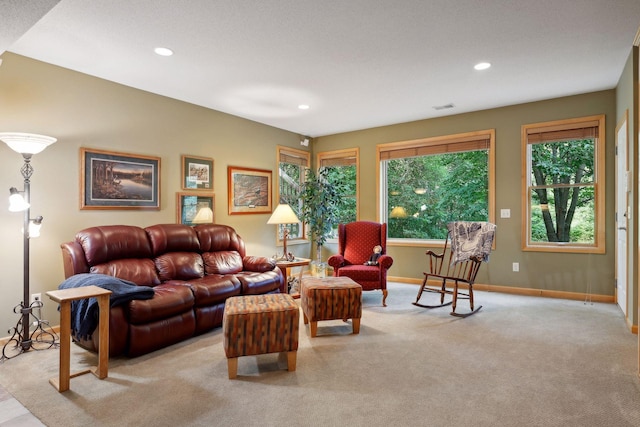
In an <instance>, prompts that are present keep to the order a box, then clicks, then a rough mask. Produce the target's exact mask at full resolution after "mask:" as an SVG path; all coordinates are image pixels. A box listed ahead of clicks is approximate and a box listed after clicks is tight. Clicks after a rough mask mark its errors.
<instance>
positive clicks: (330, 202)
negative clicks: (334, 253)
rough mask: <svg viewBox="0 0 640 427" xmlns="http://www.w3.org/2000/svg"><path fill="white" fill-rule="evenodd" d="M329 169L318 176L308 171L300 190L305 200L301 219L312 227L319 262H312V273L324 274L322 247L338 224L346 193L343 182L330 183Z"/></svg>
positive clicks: (301, 196)
mask: <svg viewBox="0 0 640 427" xmlns="http://www.w3.org/2000/svg"><path fill="white" fill-rule="evenodd" d="M328 175H329V170H328V169H327V168H324V167H322V168H320V169H319V170H318V173H315V172H314V171H313V170H312V169H307V171H306V175H305V181H304V183H303V184H302V188H301V191H300V199H301V200H302V209H301V212H300V217H301V219H302V220H303V221H304V222H305V223H307V225H308V227H309V228H308V234H309V238H310V239H312V240H313V241H314V242H315V244H316V258H317V261H314V262H312V263H311V264H312V265H311V271H312V273H313V272H314V271H316V272H318V274H319V275H323V273H324V272H325V270H326V265H325V264H324V263H323V262H322V246H323V245H324V243H325V242H326V241H327V238H328V236H329V233H331V229H332V227H333V225H334V224H336V223H337V221H338V207H339V204H340V197H341V194H342V191H341V189H342V187H341V185H340V184H339V183H337V184H334V183H331V182H329V179H328Z"/></svg>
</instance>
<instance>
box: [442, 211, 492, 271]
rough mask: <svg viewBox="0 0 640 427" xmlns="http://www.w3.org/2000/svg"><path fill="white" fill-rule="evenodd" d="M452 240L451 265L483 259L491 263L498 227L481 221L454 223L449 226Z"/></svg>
mask: <svg viewBox="0 0 640 427" xmlns="http://www.w3.org/2000/svg"><path fill="white" fill-rule="evenodd" d="M447 229H448V230H449V239H450V240H451V253H452V256H451V264H452V265H453V264H457V263H460V262H464V261H468V260H469V259H471V258H477V257H481V258H482V260H483V261H484V262H487V261H489V255H490V254H491V245H492V244H493V238H494V236H495V231H496V225H495V224H492V223H490V222H481V221H454V222H450V223H449V224H447Z"/></svg>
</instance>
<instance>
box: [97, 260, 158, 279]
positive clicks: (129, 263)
mask: <svg viewBox="0 0 640 427" xmlns="http://www.w3.org/2000/svg"><path fill="white" fill-rule="evenodd" d="M90 272H91V273H98V274H108V275H110V276H115V277H118V278H120V279H124V280H129V281H130V282H133V283H135V284H137V285H140V286H156V285H159V284H160V279H159V278H158V275H157V274H156V266H155V265H154V264H153V261H152V260H151V259H148V258H147V259H140V258H138V259H133V258H129V259H118V260H114V261H109V262H105V263H103V264H98V265H94V266H92V267H91V269H90Z"/></svg>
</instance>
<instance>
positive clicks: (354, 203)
mask: <svg viewBox="0 0 640 427" xmlns="http://www.w3.org/2000/svg"><path fill="white" fill-rule="evenodd" d="M359 158H360V149H359V148H348V149H344V150H335V151H325V152H321V153H318V155H317V163H318V168H326V169H327V170H328V179H329V182H340V183H341V184H342V186H343V188H345V193H344V194H343V195H342V198H341V201H340V205H339V206H338V218H339V223H344V224H346V223H348V222H353V221H356V220H357V219H358V190H359V183H358V177H359V175H360V173H359V172H360V161H359ZM337 230H338V224H335V225H334V227H333V231H332V233H331V235H330V237H329V238H331V239H335V238H337Z"/></svg>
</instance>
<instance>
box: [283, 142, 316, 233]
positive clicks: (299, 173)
mask: <svg viewBox="0 0 640 427" xmlns="http://www.w3.org/2000/svg"><path fill="white" fill-rule="evenodd" d="M277 156H278V177H277V189H278V195H277V196H278V203H287V204H288V205H289V206H291V208H292V209H293V211H294V212H295V213H296V215H298V217H300V210H301V207H302V201H301V199H300V197H299V195H300V187H301V186H302V183H303V182H304V177H305V171H306V170H307V169H308V168H309V167H310V165H311V161H310V159H311V155H310V154H309V152H308V151H303V150H297V149H295V148H289V147H283V146H278V147H277ZM287 227H288V228H289V237H288V239H287V242H289V241H291V243H294V242H295V240H304V239H306V232H305V225H304V223H302V222H300V223H298V224H290V225H287ZM283 231H284V225H279V226H278V242H280V241H282V236H283Z"/></svg>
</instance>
